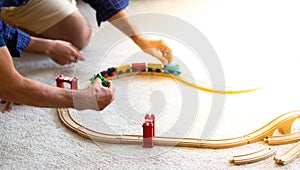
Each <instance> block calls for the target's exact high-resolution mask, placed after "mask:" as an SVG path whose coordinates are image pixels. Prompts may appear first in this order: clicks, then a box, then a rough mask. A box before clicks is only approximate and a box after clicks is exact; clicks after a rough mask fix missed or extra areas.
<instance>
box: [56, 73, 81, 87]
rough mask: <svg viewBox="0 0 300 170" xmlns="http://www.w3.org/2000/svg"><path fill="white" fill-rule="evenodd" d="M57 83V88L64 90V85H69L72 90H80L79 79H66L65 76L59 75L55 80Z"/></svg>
mask: <svg viewBox="0 0 300 170" xmlns="http://www.w3.org/2000/svg"><path fill="white" fill-rule="evenodd" d="M55 81H56V86H57V87H61V88H64V87H65V86H64V83H69V84H70V86H71V89H73V90H78V78H77V77H73V78H71V77H65V76H63V75H61V74H60V75H58V76H57V77H56V79H55Z"/></svg>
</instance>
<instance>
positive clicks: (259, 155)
mask: <svg viewBox="0 0 300 170" xmlns="http://www.w3.org/2000/svg"><path fill="white" fill-rule="evenodd" d="M275 154H276V150H275V149H273V148H270V147H268V148H264V149H261V150H259V151H255V152H252V153H248V154H244V155H236V156H233V157H232V159H231V160H229V162H230V163H233V164H235V165H242V164H248V163H253V162H258V161H261V160H264V159H267V158H269V157H271V156H273V155H275Z"/></svg>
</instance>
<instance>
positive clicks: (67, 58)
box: [47, 40, 84, 65]
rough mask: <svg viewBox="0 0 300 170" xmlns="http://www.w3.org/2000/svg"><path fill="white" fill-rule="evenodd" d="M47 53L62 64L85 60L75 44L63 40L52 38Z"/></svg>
mask: <svg viewBox="0 0 300 170" xmlns="http://www.w3.org/2000/svg"><path fill="white" fill-rule="evenodd" d="M47 55H48V56H49V57H51V58H52V60H54V61H55V62H56V63H57V64H60V65H65V64H71V63H72V62H77V61H78V60H84V57H83V55H82V54H81V53H80V51H79V50H78V49H77V48H76V47H75V46H73V45H72V44H71V43H69V42H66V41H62V40H52V41H51V43H49V46H48V50H47Z"/></svg>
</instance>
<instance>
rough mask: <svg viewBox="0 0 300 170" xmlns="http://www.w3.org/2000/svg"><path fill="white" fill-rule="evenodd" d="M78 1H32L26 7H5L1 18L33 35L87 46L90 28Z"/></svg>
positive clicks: (77, 45) (79, 46)
mask: <svg viewBox="0 0 300 170" xmlns="http://www.w3.org/2000/svg"><path fill="white" fill-rule="evenodd" d="M75 5H76V1H75V0H30V1H29V2H28V3H27V4H26V5H25V6H22V7H12V8H3V9H2V11H1V14H0V17H1V18H2V19H3V20H4V21H6V22H7V23H9V24H11V25H14V26H17V27H19V28H21V29H22V30H24V31H26V32H28V33H29V34H31V35H33V36H39V37H43V38H49V39H59V40H65V41H69V42H71V43H72V44H73V45H75V46H76V47H77V48H79V49H81V48H82V47H84V46H85V45H86V44H87V42H88V40H89V38H90V35H91V27H90V25H89V23H88V21H87V20H86V18H85V17H84V16H83V15H82V13H80V12H79V11H78V9H77V7H76V6H75Z"/></svg>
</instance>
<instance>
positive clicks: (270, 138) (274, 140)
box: [264, 132, 300, 145]
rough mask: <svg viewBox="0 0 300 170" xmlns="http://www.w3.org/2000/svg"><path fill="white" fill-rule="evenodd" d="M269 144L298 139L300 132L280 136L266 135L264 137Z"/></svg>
mask: <svg viewBox="0 0 300 170" xmlns="http://www.w3.org/2000/svg"><path fill="white" fill-rule="evenodd" d="M264 141H265V142H266V143H268V144H269V145H282V144H288V143H294V142H298V141H300V132H295V133H287V134H283V135H282V136H268V137H266V138H265V139H264Z"/></svg>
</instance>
